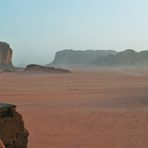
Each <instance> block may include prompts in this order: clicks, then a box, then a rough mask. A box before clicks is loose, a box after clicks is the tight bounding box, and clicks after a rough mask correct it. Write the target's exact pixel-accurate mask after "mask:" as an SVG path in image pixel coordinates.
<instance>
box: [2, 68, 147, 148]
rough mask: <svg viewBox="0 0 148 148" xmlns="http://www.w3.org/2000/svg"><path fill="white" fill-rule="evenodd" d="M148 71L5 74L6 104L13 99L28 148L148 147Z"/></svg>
mask: <svg viewBox="0 0 148 148" xmlns="http://www.w3.org/2000/svg"><path fill="white" fill-rule="evenodd" d="M147 74H148V72H147V73H146V72H144V74H143V73H136V71H133V72H126V71H119V70H114V71H112V70H104V71H103V70H102V71H73V73H69V74H55V75H54V74H33V73H23V72H12V73H1V74H0V102H7V103H13V104H16V105H17V110H18V111H19V112H20V113H21V114H22V116H23V119H24V122H25V126H26V128H27V129H28V131H29V134H30V135H29V143H28V148H148V76H147Z"/></svg>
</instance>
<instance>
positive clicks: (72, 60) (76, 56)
mask: <svg viewBox="0 0 148 148" xmlns="http://www.w3.org/2000/svg"><path fill="white" fill-rule="evenodd" d="M115 53H116V52H115V51H113V50H62V51H58V52H57V53H56V55H55V59H54V61H53V62H52V63H51V65H53V66H60V65H61V66H62V65H63V66H66V65H88V64H89V63H90V62H91V61H94V60H96V59H97V57H98V56H108V55H109V54H115Z"/></svg>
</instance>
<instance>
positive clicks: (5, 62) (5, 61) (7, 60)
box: [0, 42, 13, 69]
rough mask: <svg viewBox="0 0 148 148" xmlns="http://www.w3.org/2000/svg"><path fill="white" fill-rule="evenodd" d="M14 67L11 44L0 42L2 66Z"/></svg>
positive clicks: (5, 67) (0, 62)
mask: <svg viewBox="0 0 148 148" xmlns="http://www.w3.org/2000/svg"><path fill="white" fill-rule="evenodd" d="M12 67H13V66H12V49H11V48H10V46H9V44H7V43H5V42H0V68H1V69H10V68H12Z"/></svg>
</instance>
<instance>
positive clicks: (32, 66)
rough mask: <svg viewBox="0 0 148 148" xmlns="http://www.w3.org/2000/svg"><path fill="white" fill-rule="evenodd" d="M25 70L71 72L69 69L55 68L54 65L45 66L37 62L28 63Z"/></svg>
mask: <svg viewBox="0 0 148 148" xmlns="http://www.w3.org/2000/svg"><path fill="white" fill-rule="evenodd" d="M25 71H32V72H47V73H70V71H69V70H67V69H61V68H54V67H45V66H41V65H36V64H30V65H27V67H26V68H25Z"/></svg>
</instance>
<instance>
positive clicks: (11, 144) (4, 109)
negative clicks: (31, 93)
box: [0, 103, 28, 148]
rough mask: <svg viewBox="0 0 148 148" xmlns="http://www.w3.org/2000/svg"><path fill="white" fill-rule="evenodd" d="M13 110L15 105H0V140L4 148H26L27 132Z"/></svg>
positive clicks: (19, 117) (17, 114)
mask: <svg viewBox="0 0 148 148" xmlns="http://www.w3.org/2000/svg"><path fill="white" fill-rule="evenodd" d="M15 108H16V106H15V105H11V104H4V103H0V139H1V141H2V143H3V144H4V145H5V147H6V148H27V143H28V131H27V130H26V129H25V128H24V122H23V120H22V117H21V115H20V114H19V113H18V112H16V109H15ZM2 143H1V145H2Z"/></svg>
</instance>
